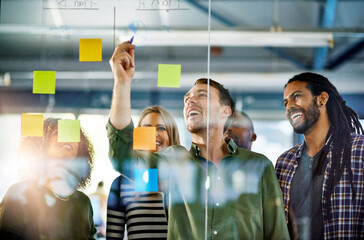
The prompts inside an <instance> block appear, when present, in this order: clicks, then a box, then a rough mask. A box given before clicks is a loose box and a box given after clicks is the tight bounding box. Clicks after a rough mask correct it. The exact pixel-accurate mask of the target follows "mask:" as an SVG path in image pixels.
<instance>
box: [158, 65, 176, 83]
mask: <svg viewBox="0 0 364 240" xmlns="http://www.w3.org/2000/svg"><path fill="white" fill-rule="evenodd" d="M180 86H181V65H180V64H159V65H158V87H172V88H179V87H180Z"/></svg>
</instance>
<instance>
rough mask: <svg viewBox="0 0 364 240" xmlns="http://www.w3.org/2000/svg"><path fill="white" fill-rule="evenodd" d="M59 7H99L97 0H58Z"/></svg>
mask: <svg viewBox="0 0 364 240" xmlns="http://www.w3.org/2000/svg"><path fill="white" fill-rule="evenodd" d="M57 6H58V7H59V8H90V9H94V8H97V3H96V0H82V1H81V0H57Z"/></svg>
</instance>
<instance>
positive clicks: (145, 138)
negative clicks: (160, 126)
mask: <svg viewBox="0 0 364 240" xmlns="http://www.w3.org/2000/svg"><path fill="white" fill-rule="evenodd" d="M156 134H157V133H156V128H155V127H137V128H135V129H134V134H133V149H134V150H156Z"/></svg>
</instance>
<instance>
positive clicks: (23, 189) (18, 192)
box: [6, 180, 37, 199]
mask: <svg viewBox="0 0 364 240" xmlns="http://www.w3.org/2000/svg"><path fill="white" fill-rule="evenodd" d="M36 189H37V184H36V182H35V181H32V180H27V181H21V182H17V183H15V184H13V185H11V186H10V187H9V189H8V191H7V192H6V197H7V198H8V199H14V198H15V199H16V198H19V197H21V196H25V193H27V192H33V193H34V191H36Z"/></svg>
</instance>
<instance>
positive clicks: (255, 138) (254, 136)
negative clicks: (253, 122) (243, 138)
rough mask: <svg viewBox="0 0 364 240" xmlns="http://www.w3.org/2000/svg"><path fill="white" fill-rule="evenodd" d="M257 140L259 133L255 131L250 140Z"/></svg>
mask: <svg viewBox="0 0 364 240" xmlns="http://www.w3.org/2000/svg"><path fill="white" fill-rule="evenodd" d="M255 140H257V135H256V134H255V133H253V135H252V137H251V138H250V141H252V142H254V141H255Z"/></svg>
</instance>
